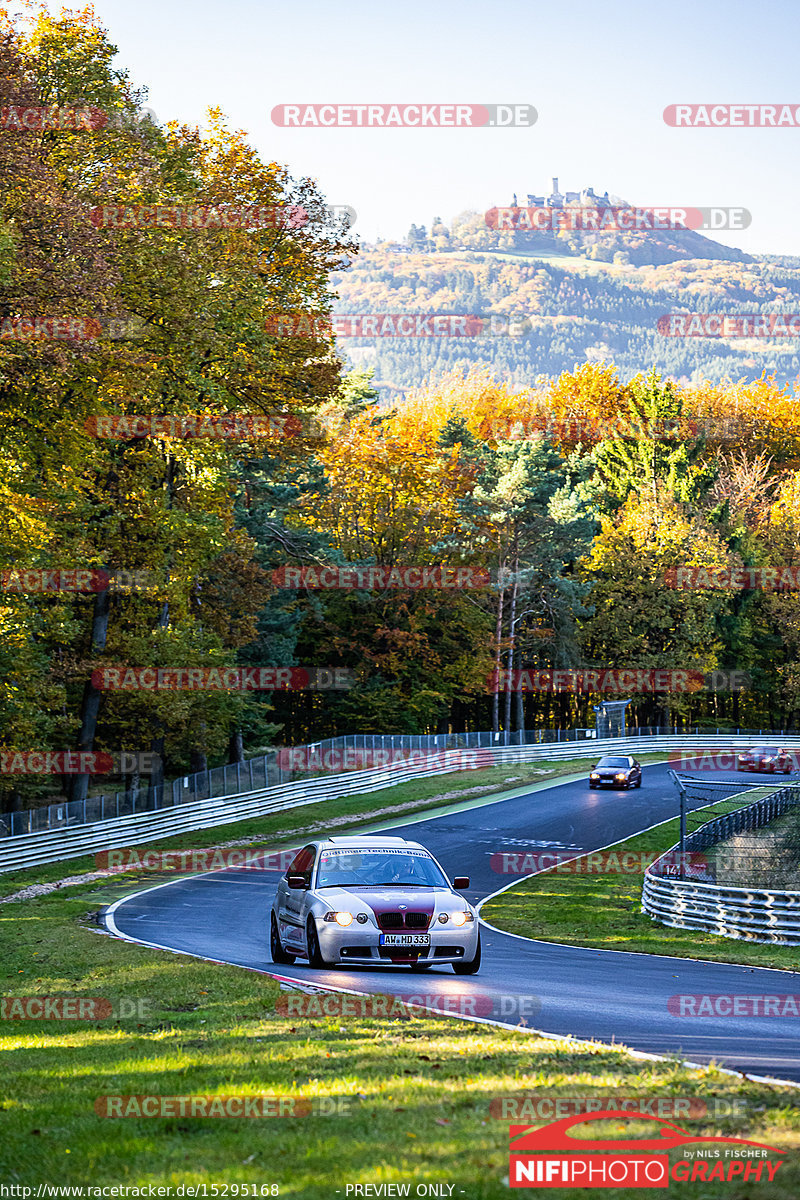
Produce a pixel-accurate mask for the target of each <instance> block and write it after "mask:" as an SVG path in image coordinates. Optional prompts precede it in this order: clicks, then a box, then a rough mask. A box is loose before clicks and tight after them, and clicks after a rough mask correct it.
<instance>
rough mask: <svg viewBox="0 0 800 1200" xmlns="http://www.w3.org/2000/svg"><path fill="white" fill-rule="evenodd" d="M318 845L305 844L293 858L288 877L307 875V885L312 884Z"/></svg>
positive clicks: (287, 873)
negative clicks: (312, 872)
mask: <svg viewBox="0 0 800 1200" xmlns="http://www.w3.org/2000/svg"><path fill="white" fill-rule="evenodd" d="M316 853H317V848H316V846H304V847H303V849H302V850H300V851H299V852H298V853H297V854H296V855H295V856H294V858H293V859H292V861H291V863H290V864H289V869H288V871H287V872H286V877H287V878H288V877H289V876H290V875H303V876H305V881H306V887H310V886H311V871H312V868H313V866H314V858H315V857H316Z"/></svg>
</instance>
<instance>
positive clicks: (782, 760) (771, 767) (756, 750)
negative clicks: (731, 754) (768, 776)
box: [736, 746, 794, 775]
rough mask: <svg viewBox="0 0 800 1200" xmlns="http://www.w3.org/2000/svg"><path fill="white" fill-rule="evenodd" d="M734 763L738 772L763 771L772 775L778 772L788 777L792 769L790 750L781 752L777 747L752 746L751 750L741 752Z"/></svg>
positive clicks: (792, 760) (792, 759)
mask: <svg viewBox="0 0 800 1200" xmlns="http://www.w3.org/2000/svg"><path fill="white" fill-rule="evenodd" d="M736 762H737V766H738V769H739V770H740V771H765V772H771V773H772V774H773V775H774V774H777V773H778V772H782V773H783V774H784V775H788V774H789V772H790V771H791V770H792V768H793V767H794V757H793V755H792V752H791V750H782V749H780V748H779V747H778V746H754V747H753V748H752V749H751V750H743V751H742V752H741V754H740V755H739V756H738V758H737V760H736Z"/></svg>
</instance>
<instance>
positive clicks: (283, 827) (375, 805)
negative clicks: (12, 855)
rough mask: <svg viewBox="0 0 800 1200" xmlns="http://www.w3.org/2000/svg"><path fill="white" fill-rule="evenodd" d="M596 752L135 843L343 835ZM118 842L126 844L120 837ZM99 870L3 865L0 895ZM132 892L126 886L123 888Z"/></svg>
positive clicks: (113, 882) (546, 775)
mask: <svg viewBox="0 0 800 1200" xmlns="http://www.w3.org/2000/svg"><path fill="white" fill-rule="evenodd" d="M596 758H597V755H596V754H595V755H594V756H593V757H591V758H589V757H576V758H574V759H569V760H566V761H564V762H548V761H545V760H541V761H537V762H533V763H506V764H503V765H500V766H495V767H486V768H481V769H480V770H474V771H457V772H453V773H452V774H449V775H436V776H433V777H431V778H428V779H410V780H407V781H406V782H404V783H400V784H397V785H395V786H394V787H390V788H383V789H381V790H380V791H379V792H371V793H368V794H366V795H353V796H343V797H340V798H338V799H335V800H326V801H317V802H316V803H313V802H312V803H309V804H303V805H300V806H298V807H297V808H293V809H289V810H288V811H286V812H279V813H272V814H270V815H268V816H263V817H250V818H248V819H247V820H244V821H231V822H230V823H229V824H227V825H220V826H216V827H215V828H214V829H205V830H199V831H198V832H196V833H188V834H181V835H180V836H176V837H173V836H172V835H165V836H164V837H162V838H159V839H154V840H153V841H152V842H148V843H146V844H145V843H143V844H142V845H141V846H137V849H138V850H140V851H141V853H142V854H144V853H145V852H146V851H147V849H148V848H151V849H154V850H156V849H159V848H160V849H166V848H167V847H169V848H175V849H187V848H194V847H196V848H198V849H200V848H202V847H207V846H219V845H224V844H225V843H228V842H232V841H235V842H241V843H242V844H243V845H247V846H268V847H269V848H271V849H272V848H280V847H282V846H292V845H295V844H296V842H297V839H298V838H304V837H307V836H309V835H310V834H313V833H316V832H318V831H320V830H333V829H334V828H335V829H336V831H337V832H339V833H344V832H346V831H347V830H348V829H354V828H358V827H360V826H363V824H364V822H365V821H381V820H390V819H391V820H393V819H394V818H395V817H401V816H403V815H408V814H417V813H423V812H427V811H429V810H430V811H433V810H434V809H440V808H442V806H444V805H448V804H453V803H458V802H461V801H470V800H477V801H479V800H480V799H481V798H485V797H486V796H491V795H496V794H501V793H502V792H504V791H508V790H509V789H514V790H516V789H521V788H523V787H524V786H525V785H526V784H530V785H533V786H535V785H536V784H540V785H541V784H543V783H546V782H547V781H549V780H552V779H557V778H561V777H563V776H568V775H573V774H576V773H583V772H584V771H586V770H587V766H588V764H589V763H590V762H594V761H595V760H596ZM665 759H666V755H664V754H663V753H662V754H657V753H653V754H648V755H642V756H641V757H640V761H641V762H657V761H665ZM119 844H120V846H124V845H126V843H125V841H124V839H122V840H121V841H120V843H119ZM4 845H13V841H12V839H7V840H6V839H3V840H2V841H0V865H2V855H3V846H4ZM96 869H97V865H96V862H95V856H94V855H93V854H85V855H83V856H81V857H79V858H72V859H67V860H65V861H63V862H58V863H51V864H48V865H44V866H41V867H32V868H26V869H25V870H23V871H9V872H5V873H3V874H0V898H2V897H3V896H9V895H12V894H13V893H15V892H17V891H19V890H20V889H22V888H25V887H28V886H30V885H31V884H37V883H53V882H56V881H58V880H61V879H65V878H68V877H69V876H72V875H81V874H84V873H86V872H90V871H94V870H96ZM120 878H124V879H125V880H128V881H129V882H133V883H139V882H140V881H142V880H143V879H144V880H150V879H155V878H160V876H158V877H157V876H154V875H153V873H152V872H149V873H148V872H141V871H136V872H129V873H126V874H125V876H119V875H118V876H115V877H113V878H111V879H110V880H109V883H108V886H109V888H111V889H112V890H114V891H116V890H117V888H118V884H119V880H120ZM128 890H130V888H129V889H128Z"/></svg>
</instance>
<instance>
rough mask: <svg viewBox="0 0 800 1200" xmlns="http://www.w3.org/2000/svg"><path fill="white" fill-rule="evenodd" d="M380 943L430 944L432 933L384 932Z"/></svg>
mask: <svg viewBox="0 0 800 1200" xmlns="http://www.w3.org/2000/svg"><path fill="white" fill-rule="evenodd" d="M380 944H381V945H382V946H430V944H431V935H430V934H429V933H382V934H381V936H380Z"/></svg>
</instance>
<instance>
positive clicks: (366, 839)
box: [319, 833, 425, 850]
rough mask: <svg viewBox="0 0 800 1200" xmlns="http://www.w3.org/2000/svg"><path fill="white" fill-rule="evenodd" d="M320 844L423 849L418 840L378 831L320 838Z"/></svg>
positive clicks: (381, 848)
mask: <svg viewBox="0 0 800 1200" xmlns="http://www.w3.org/2000/svg"><path fill="white" fill-rule="evenodd" d="M319 844H320V846H338V847H339V849H349V848H352V849H353V850H358V849H361V850H369V849H376V850H402V849H407V850H409V849H410V850H424V849H425V847H424V846H421V845H420V843H419V842H408V841H406V839H405V838H401V837H389V836H386V837H384V836H383V835H382V834H380V833H363V834H361V835H359V834H350V835H349V836H344V835H343V836H342V837H328V838H325V839H324V840H322V841H321V842H320V843H319Z"/></svg>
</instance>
